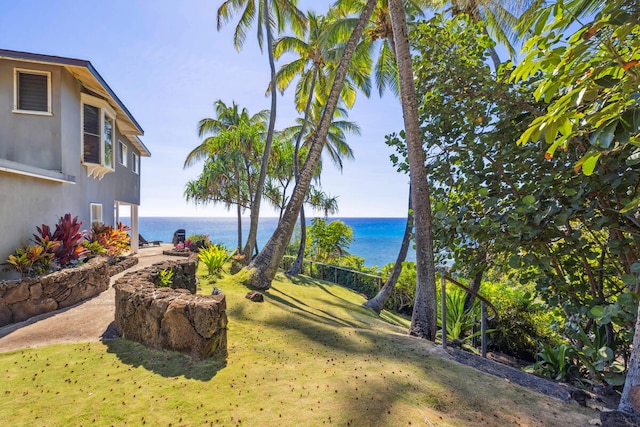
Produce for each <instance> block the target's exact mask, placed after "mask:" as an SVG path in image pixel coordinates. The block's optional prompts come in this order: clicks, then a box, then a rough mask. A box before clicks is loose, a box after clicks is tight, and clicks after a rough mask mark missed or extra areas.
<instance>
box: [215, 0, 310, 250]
mask: <svg viewBox="0 0 640 427" xmlns="http://www.w3.org/2000/svg"><path fill="white" fill-rule="evenodd" d="M296 4H297V0H226V1H225V2H223V3H222V5H221V6H220V7H219V8H218V13H217V15H218V30H220V28H221V27H222V24H223V23H224V22H228V21H229V20H231V18H232V16H233V15H235V14H236V13H238V12H239V13H240V18H239V20H238V25H237V26H236V29H235V33H234V38H233V39H234V44H235V46H236V49H238V50H240V48H241V47H242V45H243V44H244V41H245V38H246V35H247V31H248V30H249V29H250V28H251V25H253V21H254V19H256V13H257V19H258V25H257V28H258V33H257V36H258V45H259V46H260V49H262V48H263V34H266V38H267V53H268V56H269V68H270V70H271V80H270V81H271V87H275V85H276V66H275V61H274V58H273V31H274V30H277V31H279V32H282V31H283V30H284V29H285V25H286V24H290V25H291V26H292V27H293V28H294V30H299V29H300V28H302V27H303V26H304V24H305V16H304V14H303V13H302V12H301V11H300V10H298V8H297V7H296ZM263 32H264V33H263ZM276 106H277V105H276V91H271V110H270V111H271V114H270V116H269V127H268V130H267V137H266V140H265V147H264V153H263V155H262V164H261V166H260V176H259V177H258V182H257V184H256V188H257V191H256V193H255V197H254V200H253V203H252V209H251V220H250V225H249V237H248V239H247V245H246V247H245V255H247V254H248V256H246V257H245V259H247V260H248V259H250V256H251V254H252V253H253V250H254V248H255V246H256V238H257V235H258V217H259V215H260V201H261V199H262V192H263V188H264V184H265V181H266V178H267V169H268V167H269V155H270V152H271V144H272V141H273V134H274V132H275V126H276Z"/></svg>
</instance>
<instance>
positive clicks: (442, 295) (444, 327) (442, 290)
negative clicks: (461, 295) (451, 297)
mask: <svg viewBox="0 0 640 427" xmlns="http://www.w3.org/2000/svg"><path fill="white" fill-rule="evenodd" d="M440 277H441V278H442V282H441V284H440V304H441V306H442V310H440V312H441V318H442V349H443V350H446V349H447V282H446V279H445V278H444V272H443V273H441V276H440Z"/></svg>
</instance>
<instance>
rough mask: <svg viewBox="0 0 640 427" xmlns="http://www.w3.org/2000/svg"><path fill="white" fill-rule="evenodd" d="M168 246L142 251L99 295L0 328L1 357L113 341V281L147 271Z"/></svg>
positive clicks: (169, 246) (160, 257) (164, 256)
mask: <svg viewBox="0 0 640 427" xmlns="http://www.w3.org/2000/svg"><path fill="white" fill-rule="evenodd" d="M171 246H172V245H171V244H167V243H165V244H163V245H161V246H150V247H145V248H141V249H140V251H139V252H138V254H136V255H135V256H136V257H137V258H138V264H136V265H135V266H133V267H132V268H130V269H129V270H125V271H123V272H122V273H119V274H116V275H115V276H113V277H112V278H111V286H110V287H109V289H108V290H106V291H104V292H103V293H101V294H100V295H98V296H96V297H94V298H91V299H88V300H85V301H83V302H80V303H78V304H76V305H74V306H71V307H67V308H64V309H62V310H57V311H53V312H50V313H45V314H41V315H39V316H35V317H32V318H30V319H27V320H25V321H24V322H20V323H14V324H11V325H7V326H3V327H1V328H0V353H2V352H7V351H12V350H17V349H21V348H27V347H40V346H44V345H49V344H56V343H73V342H87V341H100V340H102V339H108V338H113V337H114V331H113V325H112V323H113V321H114V311H115V291H114V289H113V284H114V283H115V280H116V279H118V278H120V277H122V276H123V275H124V274H126V273H127V272H130V271H135V270H138V269H141V268H144V267H148V266H150V265H152V264H154V263H156V262H160V261H162V260H165V259H172V257H168V256H166V255H162V251H163V250H165V249H169V248H171Z"/></svg>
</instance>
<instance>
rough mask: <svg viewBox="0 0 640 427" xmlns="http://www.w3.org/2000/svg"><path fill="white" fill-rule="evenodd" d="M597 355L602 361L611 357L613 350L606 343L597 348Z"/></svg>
mask: <svg viewBox="0 0 640 427" xmlns="http://www.w3.org/2000/svg"><path fill="white" fill-rule="evenodd" d="M598 357H599V358H600V359H602V360H604V361H608V360H611V359H613V351H612V350H611V349H610V348H609V347H607V346H606V345H605V346H604V347H602V348H600V349H599V350H598Z"/></svg>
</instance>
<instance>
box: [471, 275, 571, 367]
mask: <svg viewBox="0 0 640 427" xmlns="http://www.w3.org/2000/svg"><path fill="white" fill-rule="evenodd" d="M530 288H531V286H529V285H523V284H517V283H513V282H512V281H510V280H509V279H508V278H507V277H506V276H505V275H500V277H499V278H498V280H496V281H487V282H483V283H482V288H481V289H480V294H481V295H482V296H483V297H485V298H486V299H487V300H488V301H490V302H491V303H492V304H493V305H494V306H495V307H496V308H497V309H498V316H497V317H495V318H493V319H491V320H489V328H491V329H493V330H494V332H493V333H492V334H491V335H490V336H489V338H488V348H489V349H490V350H491V351H496V352H501V353H505V354H508V355H511V356H514V357H517V358H519V359H523V360H528V361H531V362H533V361H534V360H535V359H536V353H537V352H538V350H539V347H540V345H548V346H557V345H559V344H560V343H561V342H562V340H561V339H560V336H559V334H558V332H557V331H556V330H555V329H553V328H552V327H551V326H552V325H555V324H557V323H558V322H559V319H560V318H561V317H560V315H558V314H556V311H555V310H553V309H549V308H548V307H547V306H545V305H543V304H541V303H540V302H539V301H538V300H536V299H534V297H533V295H532V292H531V291H530Z"/></svg>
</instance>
